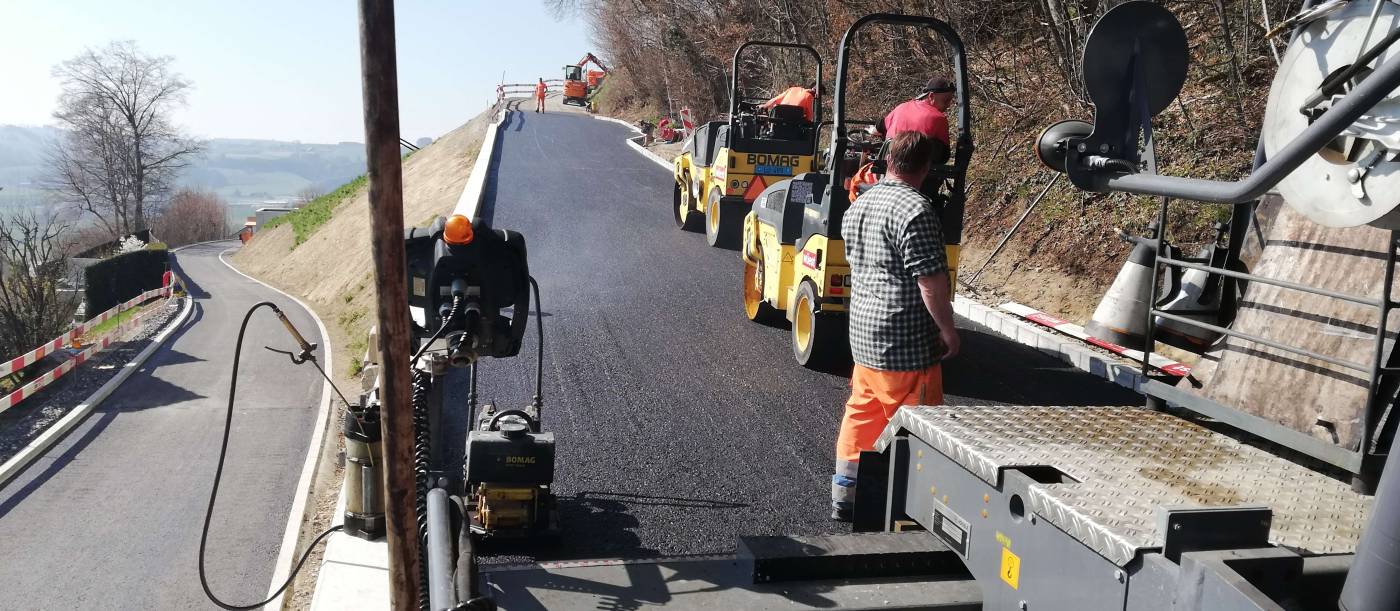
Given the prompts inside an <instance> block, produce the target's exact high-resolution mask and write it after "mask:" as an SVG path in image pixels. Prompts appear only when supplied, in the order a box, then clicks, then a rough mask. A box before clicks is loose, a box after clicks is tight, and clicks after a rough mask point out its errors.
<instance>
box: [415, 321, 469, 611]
mask: <svg viewBox="0 0 1400 611" xmlns="http://www.w3.org/2000/svg"><path fill="white" fill-rule="evenodd" d="M461 313H462V298H461V297H453V298H452V307H451V309H450V310H448V313H447V318H446V319H444V320H443V321H442V326H440V327H438V330H437V332H436V333H434V334H433V335H432V337H430V338H428V341H426V342H424V343H423V345H422V346H420V347H419V348H418V351H417V352H415V353H414V354H413V358H412V359H410V360H409V362H410V363H411V369H410V372H411V375H412V383H413V393H412V395H411V396H412V406H413V512H414V514H415V516H414V518H415V521H416V523H417V525H418V543H419V545H418V561H419V566H421V567H422V568H423V570H422V571H419V573H418V608H419V609H421V610H422V611H428V606H429V602H428V489H429V488H430V487H432V486H431V484H432V482H430V481H429V474H428V471H429V469H431V468H432V457H433V456H432V454H433V443H432V431H431V429H430V424H431V423H430V422H429V415H428V398H429V395H430V394H431V393H432V379H431V378H430V377H429V375H428V373H427V372H425V371H423V370H421V369H419V368H418V366H417V365H418V359H419V357H422V356H423V353H425V352H427V351H428V348H429V346H432V344H433V342H435V341H437V340H438V338H440V337H442V336H443V334H444V333H446V332H447V328H448V327H449V326H451V325H452V322H453V321H455V320H456V319H457V317H458V316H460V315H461Z"/></svg>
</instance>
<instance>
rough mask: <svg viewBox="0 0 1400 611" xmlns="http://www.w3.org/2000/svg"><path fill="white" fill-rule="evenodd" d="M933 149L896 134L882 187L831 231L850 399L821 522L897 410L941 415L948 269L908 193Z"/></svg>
mask: <svg viewBox="0 0 1400 611" xmlns="http://www.w3.org/2000/svg"><path fill="white" fill-rule="evenodd" d="M936 150H937V147H936V145H935V140H934V139H933V138H930V137H928V136H926V135H925V134H924V133H923V132H922V131H918V130H905V131H902V132H900V133H899V134H898V135H896V136H895V137H894V139H893V140H892V141H891V142H890V146H889V154H888V156H887V159H888V163H889V167H888V171H887V172H886V174H885V178H884V180H882V181H880V183H879V184H877V185H875V186H874V187H872V188H871V189H870V190H869V191H866V192H865V193H864V194H863V195H861V196H860V197H859V198H858V199H856V201H855V202H854V203H852V204H851V207H850V209H849V210H847V211H846V216H845V218H844V219H843V220H842V221H841V226H842V231H841V232H842V234H843V235H845V237H846V260H847V262H849V263H850V266H851V301H850V306H849V307H850V339H851V356H852V358H853V359H854V360H855V368H854V370H853V371H852V372H851V398H850V399H848V400H847V401H846V413H845V415H844V416H843V417H842V419H841V431H840V433H839V434H838V435H837V438H836V472H835V474H834V475H833V476H832V478H831V505H832V512H831V517H832V518H833V519H836V520H844V521H849V520H851V518H852V509H853V508H854V501H855V485H856V471H857V466H858V464H859V460H860V453H861V452H862V451H868V450H871V449H873V448H874V445H875V441H876V439H877V438H879V436H880V432H881V431H883V430H884V429H885V426H886V425H887V424H889V421H890V418H891V417H892V416H894V413H895V411H896V410H898V409H899V408H900V406H903V405H942V404H943V372H942V369H941V365H940V363H941V362H942V361H943V360H946V359H949V358H952V357H953V356H956V355H957V353H958V348H959V344H960V342H959V339H958V331H957V329H956V328H955V327H954V326H953V308H952V304H951V303H950V301H951V299H950V298H949V296H950V295H951V294H952V287H951V286H949V281H948V259H947V255H946V254H945V252H944V244H943V229H942V226H941V223H940V221H939V214H938V212H937V211H935V210H934V208H933V206H932V204H931V202H930V201H929V198H928V197H927V196H925V195H924V194H923V193H921V192H920V191H919V189H918V188H917V185H919V184H921V183H922V182H923V181H924V177H925V176H927V175H928V172H929V169H930V168H931V167H933V156H934V153H935V152H936Z"/></svg>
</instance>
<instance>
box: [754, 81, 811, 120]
mask: <svg viewBox="0 0 1400 611" xmlns="http://www.w3.org/2000/svg"><path fill="white" fill-rule="evenodd" d="M817 93H818V91H817V86H816V85H815V84H814V85H812V86H811V87H798V86H796V85H793V86H792V87H788V88H787V89H784V90H783V92H782V93H780V94H778V95H775V96H773V99H771V100H768V101H767V102H764V103H762V104H760V105H759V106H758V107H759V108H760V109H762V110H770V109H772V108H773V107H774V106H780V105H781V106H798V107H801V108H802V116H803V117H805V118H806V119H807V120H808V121H811V120H812V117H814V116H815V115H814V114H813V111H812V104H813V103H814V102H815V101H816V96H817Z"/></svg>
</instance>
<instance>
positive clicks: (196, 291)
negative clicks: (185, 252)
mask: <svg viewBox="0 0 1400 611" xmlns="http://www.w3.org/2000/svg"><path fill="white" fill-rule="evenodd" d="M170 271H172V272H175V275H176V276H179V277H180V281H181V283H182V284H184V285H185V292H187V293H189V294H190V297H193V298H195V299H208V298H209V291H206V290H204V287H201V286H200V285H199V283H197V282H195V281H194V279H193V278H191V277H190V275H189V274H187V273H185V270H184V268H182V267H181V266H180V254H179V253H170Z"/></svg>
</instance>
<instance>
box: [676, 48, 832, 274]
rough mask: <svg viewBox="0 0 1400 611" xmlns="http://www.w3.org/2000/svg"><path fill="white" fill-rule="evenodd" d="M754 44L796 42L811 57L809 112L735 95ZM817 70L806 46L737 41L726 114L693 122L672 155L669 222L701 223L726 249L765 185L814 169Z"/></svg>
mask: <svg viewBox="0 0 1400 611" xmlns="http://www.w3.org/2000/svg"><path fill="white" fill-rule="evenodd" d="M757 47H777V48H789V49H798V50H802V51H805V52H806V53H808V54H810V55H811V56H812V58H813V59H814V60H815V61H816V68H817V74H816V78H815V82H816V91H817V96H818V97H817V99H816V100H815V101H814V103H813V113H814V114H813V116H812V117H811V118H808V117H807V116H806V112H805V111H804V110H803V109H802V108H801V107H799V106H789V105H782V104H779V105H776V106H773V107H772V108H769V109H766V110H765V109H763V108H762V106H763V104H764V102H766V100H764V99H741V98H740V90H739V61H740V58H741V56H742V55H743V53H744V51H745V50H746V49H751V48H757ZM821 73H822V59H821V55H820V54H818V53H817V51H816V49H813V48H812V47H811V46H809V45H803V44H796V43H787V42H767V41H755V40H751V41H748V42H745V43H744V44H742V45H739V48H738V49H737V50H735V51H734V59H733V65H732V70H731V74H732V76H731V77H730V78H731V80H730V86H729V92H730V98H729V120H728V121H710V122H708V123H705V124H704V125H701V126H700V127H698V128H696V130H695V133H694V134H692V135H691V136H690V139H688V140H687V141H686V143H685V148H684V149H683V150H682V152H681V153H680V154H679V155H677V156H676V159H675V161H674V173H675V179H676V186H675V191H674V193H673V196H672V198H671V209H672V211H673V212H674V213H675V220H676V226H678V227H680V228H681V229H684V230H688V231H695V230H698V229H700V228H701V227H703V228H704V230H705V241H706V242H707V243H709V245H710V246H718V247H722V248H733V247H735V246H737V245H738V243H739V233H740V228H741V227H742V223H743V219H744V215H745V214H747V213H748V210H749V206H750V204H752V203H753V201H754V198H755V197H757V196H758V194H759V193H761V192H762V191H763V189H764V188H766V187H768V186H769V185H771V184H773V183H776V182H778V181H780V180H784V179H787V178H791V177H792V176H794V175H796V174H799V173H802V172H808V171H811V170H814V169H815V168H814V167H813V159H814V158H815V152H816V146H817V124H818V123H820V121H821V98H820V92H821V90H822V87H821Z"/></svg>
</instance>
